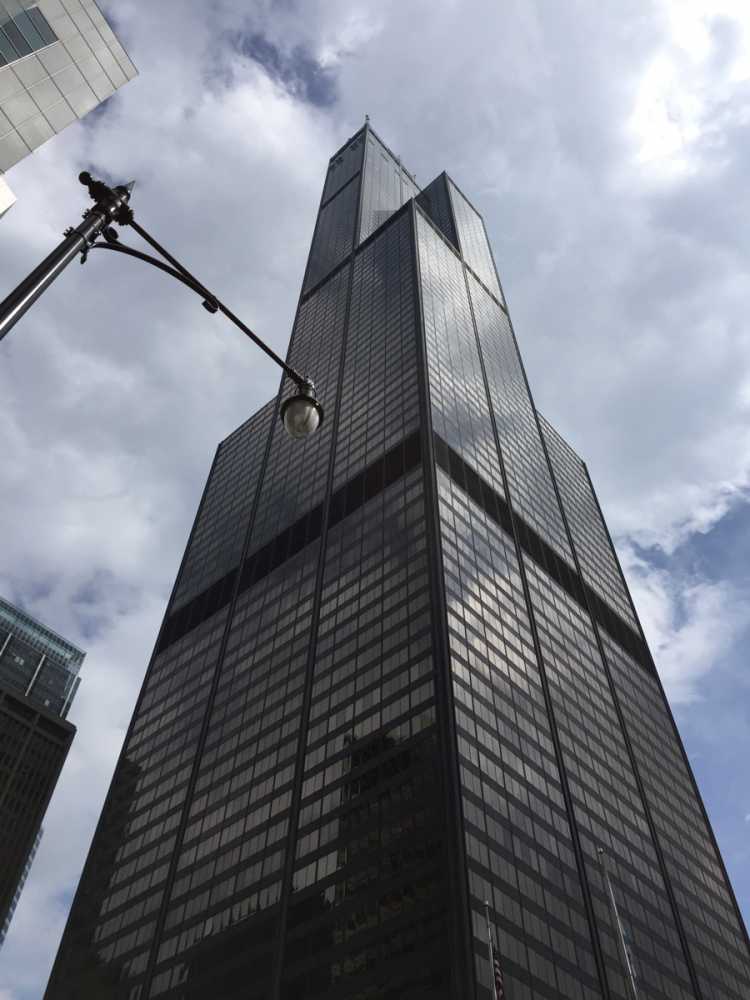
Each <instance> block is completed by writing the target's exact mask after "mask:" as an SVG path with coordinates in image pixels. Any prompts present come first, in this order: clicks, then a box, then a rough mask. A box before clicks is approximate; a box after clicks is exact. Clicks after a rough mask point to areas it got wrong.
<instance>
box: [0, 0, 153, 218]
mask: <svg viewBox="0 0 750 1000" xmlns="http://www.w3.org/2000/svg"><path fill="white" fill-rule="evenodd" d="M135 75H136V69H135V66H134V65H133V63H132V62H131V60H130V57H129V56H128V54H127V52H126V51H125V49H124V48H123V47H122V45H121V44H120V42H119V40H118V39H117V37H116V35H115V33H114V32H113V31H112V28H111V27H110V26H109V24H108V23H107V21H106V19H105V17H104V15H103V14H102V12H101V10H100V9H99V7H98V6H97V4H96V3H95V2H94V0H0V215H2V214H3V211H5V210H7V209H8V208H9V207H10V206H11V205H12V204H13V201H14V200H15V199H14V198H13V196H12V193H11V192H10V189H9V187H8V185H7V184H6V183H5V181H4V180H3V178H2V174H3V172H4V171H6V170H8V169H9V168H10V167H12V166H13V165H14V164H16V163H18V161H19V160H22V159H23V158H24V157H25V156H27V155H28V154H29V153H31V152H32V151H33V150H35V149H36V148H37V147H39V146H41V145H42V143H44V142H46V141H47V140H48V139H51V138H52V136H53V135H56V134H57V133H58V132H61V131H62V129H64V128H65V126H66V125H70V124H71V122H74V121H77V120H78V119H79V118H83V116H84V115H85V114H87V113H88V112H89V111H92V110H93V109H94V108H95V107H97V106H98V105H99V104H101V103H102V102H103V101H106V99H107V98H108V97H111V96H112V94H114V92H115V91H116V90H117V89H119V88H120V87H122V86H123V84H125V83H127V82H128V80H132V79H133V77H134V76H135Z"/></svg>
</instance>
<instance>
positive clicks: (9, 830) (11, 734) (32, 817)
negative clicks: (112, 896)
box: [0, 598, 85, 943]
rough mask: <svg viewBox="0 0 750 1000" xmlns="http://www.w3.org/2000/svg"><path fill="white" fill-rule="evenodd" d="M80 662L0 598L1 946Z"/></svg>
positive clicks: (50, 784) (62, 750)
mask: <svg viewBox="0 0 750 1000" xmlns="http://www.w3.org/2000/svg"><path fill="white" fill-rule="evenodd" d="M84 656H85V654H84V653H82V652H81V650H80V649H78V648H77V647H76V646H74V645H73V644H72V643H70V642H68V641H67V640H66V639H63V638H62V636H59V635H58V634H57V633H56V632H53V631H52V629H50V628H47V626H46V625H43V624H42V623H41V622H39V621H37V620H36V619H35V618H32V617H31V615H28V614H26V613H25V612H24V611H21V609H20V608H16V607H14V605H12V604H9V603H8V602H7V601H5V600H3V599H2V598H0V928H2V931H0V943H2V940H3V938H4V937H5V935H6V933H7V931H8V927H9V925H10V920H11V917H12V915H13V911H14V910H15V907H16V904H17V903H18V899H19V896H20V893H21V889H22V888H23V884H24V882H25V881H26V876H27V875H28V871H29V868H30V867H31V862H32V860H33V857H34V854H35V853H36V849H37V847H38V845H39V838H40V837H41V824H42V819H43V818H44V813H45V811H46V809H47V805H48V804H49V800H50V797H51V795H52V792H53V791H54V788H55V785H56V784H57V779H58V777H59V776H60V771H61V769H62V766H63V764H64V763H65V758H66V756H67V754H68V750H69V749H70V744H71V742H72V740H73V736H74V735H75V727H74V726H72V725H71V724H70V723H69V722H68V721H67V720H66V718H65V717H66V715H67V714H68V709H69V708H70V704H71V702H72V700H73V698H74V696H75V693H76V691H77V690H78V685H79V683H80V678H79V676H78V672H79V670H80V668H81V664H82V663H83V659H84Z"/></svg>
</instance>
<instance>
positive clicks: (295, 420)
mask: <svg viewBox="0 0 750 1000" xmlns="http://www.w3.org/2000/svg"><path fill="white" fill-rule="evenodd" d="M300 388H301V390H302V391H301V392H299V393H297V394H296V395H295V396H290V397H289V399H285V400H284V402H283V403H282V404H281V420H282V423H283V424H284V429H285V430H286V432H287V434H288V435H289V436H290V437H293V438H304V437H307V436H308V435H309V434H313V433H314V432H315V431H316V430H317V429H318V427H320V424H321V422H322V420H323V407H322V406H321V405H320V403H319V402H318V400H317V399H316V398H315V386H314V385H313V384H312V382H308V383H306V384H305V385H303V386H301V387H300Z"/></svg>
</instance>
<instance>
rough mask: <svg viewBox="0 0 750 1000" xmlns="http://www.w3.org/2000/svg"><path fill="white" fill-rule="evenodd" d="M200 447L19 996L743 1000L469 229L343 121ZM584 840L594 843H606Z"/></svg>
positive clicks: (645, 664) (679, 793)
mask: <svg viewBox="0 0 750 1000" xmlns="http://www.w3.org/2000/svg"><path fill="white" fill-rule="evenodd" d="M289 360H290V363H291V364H293V365H294V366H295V367H296V368H297V369H298V370H302V371H306V372H310V374H311V375H312V376H313V377H314V378H315V380H316V383H317V386H318V389H319V392H320V396H321V399H322V400H323V403H324V405H325V409H326V414H327V416H326V419H325V421H324V422H323V424H322V426H321V429H320V430H319V432H318V433H317V434H315V435H313V436H312V437H310V438H308V439H305V441H304V442H299V441H292V440H290V439H288V438H286V437H285V436H284V432H283V428H282V426H281V424H280V422H279V420H278V419H277V416H278V407H279V403H280V399H282V398H283V397H284V395H285V393H286V392H288V391H293V390H292V388H291V387H290V388H289V389H287V387H285V386H282V389H281V392H280V399H275V400H273V401H271V402H270V403H268V404H267V405H266V406H264V407H263V408H261V409H260V410H259V411H258V412H257V413H255V414H254V415H253V416H252V417H250V419H249V420H248V421H247V422H246V423H244V424H243V425H242V426H241V427H240V428H238V430H236V431H235V432H234V433H233V434H231V435H230V436H229V437H228V438H227V439H226V440H225V441H224V442H223V443H222V444H221V445H220V446H219V449H218V451H217V453H216V457H215V459H214V463H213V466H212V469H211V472H210V475H209V478H208V482H207V484H206V488H205V491H204V494H203V498H202V500H201V503H200V507H199V510H198V514H197V517H196V520H195V524H194V526H193V530H192V533H191V536H190V540H189V542H188V546H187V549H186V552H185V555H184V558H183V561H182V565H181V567H180V571H179V574H178V577H177V581H176V584H175V587H174V590H173V593H172V596H171V599H170V602H169V605H168V608H167V612H166V615H165V618H164V622H163V625H162V628H161V630H160V633H159V637H158V640H157V643H156V648H155V651H154V655H153V658H152V661H151V663H150V665H149V668H148V672H147V674H146V678H145V681H144V684H143V688H142V691H141V694H140V697H139V700H138V704H137V706H136V710H135V714H134V716H133V720H132V723H131V727H130V729H129V731H128V734H127V737H126V740H125V744H124V748H123V753H122V756H121V758H120V762H119V764H118V767H117V770H116V773H115V777H114V780H113V784H112V789H111V791H110V793H109V796H108V799H107V802H106V803H105V806H104V810H103V813H102V817H101V820H100V823H99V826H98V828H97V831H96V834H95V837H94V842H93V845H92V848H91V851H90V854H89V858H88V861H87V864H86V868H85V870H84V874H83V877H82V879H81V883H80V886H79V889H78V893H77V895H76V899H75V902H74V904H73V908H72V911H71V915H70V918H69V922H68V926H67V928H66V931H65V935H64V937H63V941H62V944H61V946H60V951H59V953H58V957H57V961H56V964H55V967H54V969H53V973H52V977H51V980H50V985H49V988H48V991H47V998H48V1000H73V998H76V1000H79V998H82V997H92V998H93V997H97V998H112V1000H115V998H117V1000H145V998H152V997H164V998H170V1000H172V998H175V1000H176V998H185V1000H188V998H202V997H206V996H211V997H214V998H216V1000H234V998H240V997H242V998H243V1000H303V998H318V997H321V998H322V997H324V998H326V1000H334V998H340V1000H343V998H347V1000H354V998H357V1000H365V998H366V1000H374V998H379V1000H380V998H382V1000H385V998H388V1000H404V998H409V1000H417V998H424V1000H427V998H430V1000H435V998H445V1000H447V998H451V1000H459V998H460V1000H464V998H472V1000H474V998H476V1000H488V998H489V997H490V996H491V993H490V990H491V989H494V987H492V986H491V982H493V981H494V976H492V975H491V971H490V964H489V959H488V950H489V949H488V934H487V927H486V923H485V916H484V903H485V900H486V901H488V903H489V922H490V925H491V931H490V934H491V936H492V937H493V939H494V947H495V955H496V957H497V958H498V960H499V969H498V974H499V975H501V976H502V980H503V983H504V990H505V995H506V996H507V998H508V1000H537V998H550V1000H553V998H560V997H564V998H573V1000H595V998H596V1000H598V998H608V1000H626V998H632V997H633V994H634V992H637V995H638V996H639V997H642V998H654V1000H656V998H670V1000H688V998H690V1000H743V998H746V997H747V996H748V995H750V953H749V951H748V940H747V934H746V931H745V928H744V925H743V923H742V919H741V916H740V914H739V911H738V908H737V904H736V901H735V899H734V896H733V894H732V890H731V887H730V885H729V882H728V879H727V876H726V872H725V870H724V867H723V864H722V860H721V857H720V855H719V852H718V849H717V847H716V843H715V841H714V838H713V834H712V832H711V829H710V826H709V823H708V820H707V817H706V814H705V811H704V809H703V806H702V804H701V801H700V798H699V795H698V792H697V789H696V786H695V783H694V780H693V777H692V774H691V772H690V768H689V766H688V763H687V759H686V757H685V754H684V751H683V749H682V745H681V743H680V740H679V737H678V735H677V732H676V729H675V727H674V723H673V720H672V716H671V714H670V712H669V708H668V706H667V703H666V700H665V698H664V695H663V692H662V689H661V686H660V683H659V679H658V675H657V673H656V670H655V667H654V664H653V661H652V659H651V656H650V654H649V650H648V647H647V645H646V643H645V640H644V637H643V634H642V632H641V629H640V626H639V623H638V619H637V617H636V614H635V611H634V609H633V606H632V603H631V600H630V596H629V593H628V590H627V587H626V585H625V582H624V580H623V577H622V573H621V571H620V567H619V564H618V561H617V557H616V555H615V552H614V550H613V548H612V544H611V541H610V538H609V535H608V532H607V528H606V525H605V523H604V521H603V519H602V516H601V512H600V510H599V506H598V503H597V500H596V496H595V494H594V491H593V488H592V486H591V483H590V480H589V478H588V474H587V471H586V466H585V465H584V463H583V462H582V461H581V459H580V458H579V457H578V456H577V455H576V453H575V452H574V451H573V449H572V448H571V447H570V446H569V445H568V444H567V443H566V442H565V441H564V440H563V439H562V437H561V436H560V435H559V434H558V433H557V432H556V431H555V429H554V428H553V427H552V426H551V424H549V423H548V422H547V421H546V420H545V419H544V418H543V417H541V416H540V415H539V414H538V413H537V411H536V409H535V407H534V404H533V401H532V398H531V395H530V392H529V388H528V385H527V382H526V377H525V374H524V370H523V367H522V364H521V360H520V356H519V354H518V350H517V346H516V341H515V338H514V334H513V329H512V326H511V323H510V319H509V316H508V311H507V307H506V304H505V299H504V296H503V292H502V289H501V286H500V283H499V280H498V277H497V272H496V270H495V265H494V261H493V257H492V253H491V251H490V247H489V244H488V241H487V237H486V233H485V229H484V224H483V222H482V219H481V217H480V216H479V215H478V213H477V212H476V210H475V209H474V207H473V206H472V204H471V202H470V201H469V200H468V199H467V198H466V196H465V195H464V194H463V193H462V192H461V191H460V189H459V188H458V186H457V185H456V184H455V183H454V182H453V181H452V180H451V179H450V178H449V177H447V176H446V174H444V173H443V174H441V175H440V176H438V177H437V178H436V179H435V180H434V181H433V182H432V183H431V184H430V185H428V186H427V187H426V188H425V189H424V190H421V191H420V190H419V188H418V186H417V185H416V183H415V182H414V179H413V177H412V176H411V175H410V174H409V173H408V172H407V171H406V170H405V169H404V168H403V166H402V165H401V162H400V160H399V159H398V158H397V157H395V156H394V155H393V154H392V153H391V151H390V150H389V149H388V148H387V147H386V146H385V145H384V144H383V143H382V142H381V140H380V139H379V138H378V136H377V135H376V134H375V132H374V131H373V130H372V129H371V128H370V127H369V125H366V126H365V127H364V128H363V129H362V130H361V131H359V132H358V133H357V134H356V135H355V136H354V137H353V138H352V139H350V140H349V141H348V142H347V143H346V144H345V145H344V146H343V147H342V148H341V149H340V150H339V151H338V152H337V153H336V154H335V155H334V156H333V157H332V159H331V161H330V164H329V167H328V172H327V176H326V180H325V185H324V190H323V195H322V199H321V203H320V209H319V212H318V219H317V223H316V226H315V232H314V236H313V241H312V247H311V250H310V256H309V260H308V265H307V269H306V272H305V276H304V280H303V285H302V292H301V295H300V300H299V306H298V310H297V316H296V320H295V324H294V329H293V333H292V339H291V345H290V350H289ZM600 852H602V853H600Z"/></svg>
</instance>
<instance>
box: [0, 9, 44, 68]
mask: <svg viewBox="0 0 750 1000" xmlns="http://www.w3.org/2000/svg"><path fill="white" fill-rule="evenodd" d="M56 41H57V36H56V35H55V33H54V31H53V30H52V28H51V27H50V25H49V22H48V21H47V18H46V17H45V16H44V14H42V12H41V11H40V10H39V8H38V7H31V8H30V9H29V10H24V11H21V12H20V13H18V14H16V15H15V16H14V17H11V18H9V19H7V20H5V21H2V22H0V66H7V65H8V63H12V62H15V61H16V60H17V59H22V58H23V56H27V55H29V54H30V53H31V52H36V51H37V50H38V49H43V48H44V47H45V46H46V45H51V44H52V43H53V42H56Z"/></svg>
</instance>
